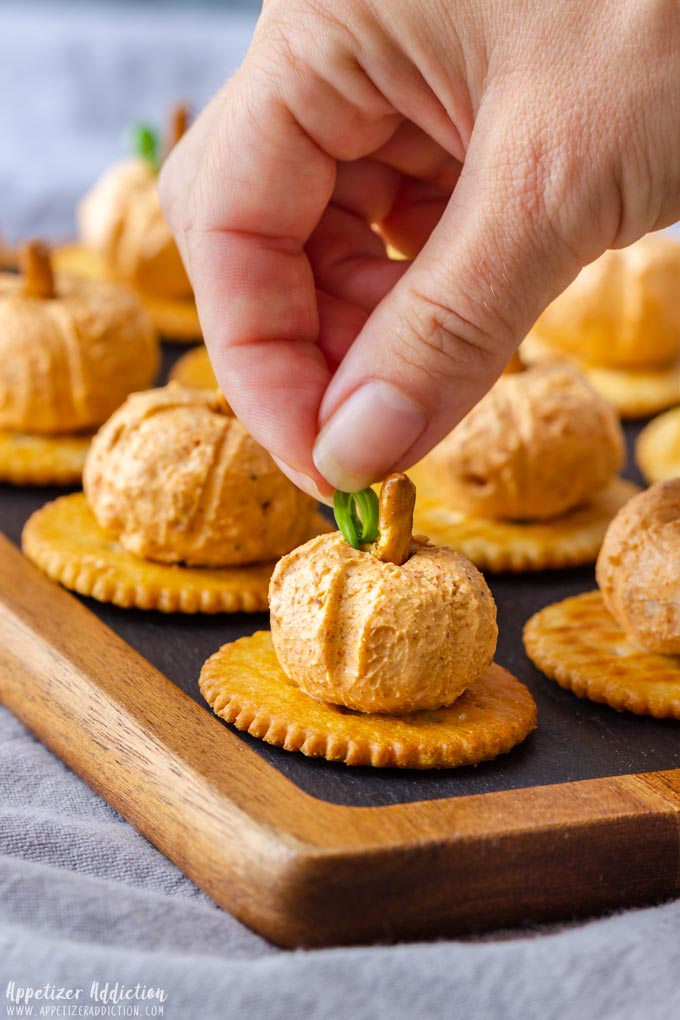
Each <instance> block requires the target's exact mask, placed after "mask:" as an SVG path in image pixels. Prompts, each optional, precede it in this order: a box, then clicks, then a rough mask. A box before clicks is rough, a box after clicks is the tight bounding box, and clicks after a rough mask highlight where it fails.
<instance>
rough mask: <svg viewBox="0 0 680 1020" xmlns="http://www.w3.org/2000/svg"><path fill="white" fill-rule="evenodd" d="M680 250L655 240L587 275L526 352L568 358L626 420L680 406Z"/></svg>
mask: <svg viewBox="0 0 680 1020" xmlns="http://www.w3.org/2000/svg"><path fill="white" fill-rule="evenodd" d="M679 292H680V244H678V243H677V241H674V240H673V239H671V238H670V237H668V236H666V235H663V234H648V235H647V236H646V237H643V238H641V239H640V240H639V241H636V242H635V244H632V245H630V246H629V247H628V248H623V249H619V250H612V251H607V252H605V253H604V255H602V256H601V257H600V258H599V259H597V260H596V261H595V262H592V263H591V264H590V265H588V266H586V267H585V268H584V269H582V270H581V272H580V273H579V275H578V276H577V277H576V279H575V280H574V282H573V283H572V284H571V285H570V286H569V287H567V289H566V290H565V291H564V292H563V293H562V294H561V295H560V296H559V297H558V298H557V299H556V300H555V301H553V303H552V304H551V305H549V307H548V308H547V309H546V311H545V312H544V313H543V315H542V316H541V317H540V318H539V320H538V322H537V323H536V325H535V327H534V329H533V330H532V332H531V334H530V336H529V338H528V339H527V340H526V341H525V343H524V345H523V350H524V351H525V354H526V356H527V357H529V359H530V360H535V359H539V360H541V359H545V358H550V357H551V356H552V357H553V358H554V357H555V355H558V356H559V355H562V356H564V357H567V358H570V359H573V360H575V361H576V362H578V363H579V364H581V365H582V366H583V367H584V369H585V370H586V371H587V373H588V376H589V378H590V381H591V382H592V384H593V385H594V386H595V387H596V389H598V391H599V392H601V393H602V394H603V396H605V397H606V398H607V399H609V400H611V402H612V403H614V404H615V406H616V407H617V408H618V409H619V411H620V412H621V413H622V414H623V415H624V416H625V417H644V416H646V415H648V414H652V413H654V412H656V411H659V410H662V409H663V408H664V407H667V406H669V404H673V403H676V402H677V401H678V400H679V399H680V365H679V364H678V359H679V358H680V302H679V301H678V293H679Z"/></svg>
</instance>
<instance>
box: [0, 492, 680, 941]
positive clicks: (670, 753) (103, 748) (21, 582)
mask: <svg viewBox="0 0 680 1020" xmlns="http://www.w3.org/2000/svg"><path fill="white" fill-rule="evenodd" d="M55 494H56V493H55V491H54V490H27V489H26V490H20V489H11V488H9V487H4V488H0V528H2V530H4V531H5V532H6V534H7V535H8V538H7V539H3V538H2V537H1V536H0V700H2V702H4V704H6V705H7V706H8V707H9V708H10V709H11V711H12V712H14V713H15V714H16V715H17V716H18V717H19V718H20V719H22V720H23V722H24V723H25V724H26V725H27V726H28V728H29V729H30V730H32V732H33V733H35V734H36V736H37V737H38V738H39V739H40V740H42V741H43V742H44V743H45V744H46V745H47V746H48V747H50V748H51V749H52V750H53V751H54V752H55V753H56V754H57V755H58V756H59V757H60V758H61V759H62V760H63V761H64V762H66V764H68V765H69V766H70V767H71V768H72V769H73V770H74V771H75V772H76V773H77V774H78V775H80V776H81V777H82V778H83V779H84V780H85V781H86V782H87V783H88V784H89V785H90V786H92V787H93V788H94V789H95V790H97V791H98V792H99V793H100V794H101V795H102V796H103V797H105V798H106V800H108V801H109V803H110V804H112V805H113V806H114V807H115V808H116V809H117V810H118V811H120V813H121V814H122V815H123V816H124V817H125V818H127V819H128V820H129V821H130V822H131V823H132V824H133V825H134V826H135V827H136V828H137V829H139V831H140V832H142V833H143V834H144V835H145V836H146V837H147V838H148V839H149V840H151V842H153V843H154V844H155V845H156V846H157V847H158V848H159V849H160V850H161V851H162V852H163V853H164V854H166V855H167V856H168V857H169V858H170V859H171V860H173V861H174V862H175V863H176V864H177V865H178V866H179V867H180V868H181V869H182V870H183V871H184V872H185V873H186V874H187V875H188V876H189V877H190V878H191V879H193V881H195V882H196V883H197V885H199V886H200V887H201V888H202V889H204V890H205V891H206V892H207V893H208V894H209V895H210V896H212V897H213V899H214V900H215V901H216V902H217V903H218V904H220V905H221V906H223V907H225V908H226V909H227V910H229V911H231V912H232V913H234V914H235V915H236V916H237V917H238V918H240V919H241V920H242V921H244V922H245V923H246V924H247V925H249V926H251V927H252V928H254V929H255V930H257V931H259V932H260V933H262V934H263V935H265V936H266V937H267V938H269V939H271V940H272V941H274V942H277V943H279V944H281V945H287V946H299V945H306V946H312V945H314V946H322V945H333V944H340V943H351V942H362V941H366V940H371V939H387V940H391V939H397V938H414V937H425V936H432V935H443V934H447V933H455V932H462V931H470V930H473V929H482V928H484V927H495V926H503V925H508V924H513V923H516V922H519V921H523V920H530V921H539V920H544V919H551V918H567V917H573V916H577V915H583V914H586V913H592V912H596V911H602V910H604V909H607V908H611V907H616V906H624V905H631V904H640V903H645V902H650V901H653V900H658V899H661V898H664V897H669V896H672V895H674V894H676V893H677V892H678V890H679V888H680V874H679V870H680V739H679V738H680V729H679V728H678V724H677V723H674V722H672V721H659V720H654V719H647V718H637V717H635V716H632V715H630V714H617V713H616V712H614V711H612V710H611V709H608V708H606V707H603V706H598V705H594V704H590V703H589V702H585V701H579V700H578V699H577V698H575V697H574V696H573V695H571V694H569V693H568V692H565V691H562V690H561V689H560V688H559V687H558V686H557V685H556V684H554V683H552V682H551V681H548V680H547V679H545V678H544V677H543V676H542V675H541V674H540V673H538V672H537V671H536V670H535V669H534V668H533V667H532V666H531V664H530V663H529V662H528V660H527V659H526V657H525V655H524V652H523V650H522V646H521V641H520V634H521V628H522V624H523V623H524V621H525V619H526V618H527V617H528V616H529V615H531V613H533V612H534V611H535V610H536V609H538V608H540V607H541V606H543V605H545V604H546V603H548V602H550V601H553V600H554V599H556V598H562V597H564V596H566V595H568V594H573V593H575V592H578V591H583V590H586V589H588V588H590V587H593V583H594V582H593V572H592V570H590V569H584V570H581V569H579V570H572V571H563V572H560V573H551V574H543V575H540V576H536V577H525V578H521V579H520V578H513V577H499V578H496V579H495V580H494V579H492V580H491V587H492V589H493V591H494V594H495V597H496V599H497V602H498V606H499V626H500V630H501V639H500V642H499V649H498V654H497V661H499V662H500V663H501V664H502V665H504V666H507V667H508V668H509V669H510V670H511V671H512V672H513V673H515V674H516V675H517V676H518V677H519V678H520V679H521V680H523V681H524V682H525V683H527V684H528V686H529V687H530V688H531V689H532V691H533V693H534V695H535V697H536V700H537V702H538V706H539V729H538V731H537V732H536V733H535V734H533V735H532V736H531V737H530V738H529V739H528V740H527V741H526V742H525V743H524V744H523V745H522V746H520V747H519V748H517V749H516V750H515V751H513V752H511V754H509V755H507V756H505V757H502V758H500V759H497V760H496V761H495V762H490V763H488V764H485V765H481V766H478V767H477V768H465V769H459V770H453V771H450V772H447V771H442V772H437V773H422V772H402V771H397V770H387V771H379V770H371V769H368V768H360V769H351V768H347V767H346V766H343V765H335V764H330V763H327V762H323V761H318V760H310V759H306V758H304V757H303V756H302V755H300V754H289V753H287V752H285V751H282V750H279V749H277V748H270V747H268V746H267V745H265V744H262V743H261V742H260V741H257V740H253V739H252V738H250V737H248V736H246V735H242V734H239V733H237V732H236V731H235V730H232V729H231V728H230V727H228V726H226V725H225V724H223V723H222V722H221V721H219V720H218V719H216V718H215V717H214V716H213V714H212V712H211V711H210V710H209V709H208V708H207V706H205V705H204V703H203V702H202V700H201V697H200V694H199V693H198V689H197V685H196V680H197V677H198V672H199V669H200V666H201V663H202V662H203V660H204V659H205V658H206V657H207V656H208V655H209V654H211V653H212V652H213V651H215V650H216V649H217V648H218V647H219V646H220V645H221V644H223V643H224V642H225V641H229V640H232V639H233V638H234V637H236V636H238V635H241V634H245V633H250V632H252V631H253V630H256V629H259V628H261V627H263V626H266V623H267V621H266V616H265V615H263V614H258V615H257V616H245V615H242V616H238V617H182V616H177V615H175V616H171V617H168V616H164V615H162V614H160V613H143V612H138V611H129V610H119V609H117V608H116V607H113V606H105V605H100V604H98V603H96V602H94V601H93V600H89V599H79V598H77V597H75V596H72V595H70V594H68V593H67V592H65V591H63V590H62V589H61V588H59V587H58V586H56V585H55V584H53V583H52V582H51V581H49V580H48V579H47V578H45V577H44V576H43V575H42V574H41V573H39V572H38V571H37V570H35V569H34V568H33V567H32V566H31V565H30V564H29V563H28V562H27V561H26V560H25V559H24V557H23V556H22V555H21V554H20V553H19V552H18V550H17V549H16V547H15V545H14V544H13V543H16V542H17V541H18V538H19V534H20V530H21V526H22V524H23V521H24V520H25V518H26V517H27V516H28V514H29V513H30V512H32V510H33V509H35V508H36V507H38V506H40V505H41V504H42V503H43V502H44V501H45V500H46V499H47V498H51V497H53V496H54V495H55ZM659 770H661V771H659Z"/></svg>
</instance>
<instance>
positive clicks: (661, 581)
mask: <svg viewBox="0 0 680 1020" xmlns="http://www.w3.org/2000/svg"><path fill="white" fill-rule="evenodd" d="M596 573H597V583H598V586H599V588H600V591H601V592H602V599H603V601H604V604H605V606H606V608H607V610H608V611H609V612H610V613H611V615H612V616H613V617H614V619H615V620H616V621H617V623H618V624H619V626H620V627H621V628H622V630H624V631H625V632H626V634H627V635H628V637H629V639H630V640H631V641H633V642H634V643H635V644H636V645H638V646H639V647H640V648H644V649H647V650H648V651H650V652H660V653H662V654H665V655H680V479H677V478H676V479H674V480H672V481H669V482H662V483H661V484H658V485H653V486H652V487H651V488H649V489H647V490H645V492H641V493H640V494H639V495H638V496H635V498H634V499H631V500H630V502H629V503H627V504H626V505H625V506H624V507H623V509H622V510H620V511H619V513H618V514H617V515H616V517H615V518H614V520H613V521H612V523H611V525H610V526H609V529H608V530H607V534H606V536H605V540H604V542H603V544H602V549H601V550H600V555H599V556H598V559H597V571H596Z"/></svg>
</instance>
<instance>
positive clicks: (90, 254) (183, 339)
mask: <svg viewBox="0 0 680 1020" xmlns="http://www.w3.org/2000/svg"><path fill="white" fill-rule="evenodd" d="M52 265H53V266H54V268H55V269H56V270H57V271H58V272H62V273H73V275H74V276H84V277H87V279H89V280H113V281H116V279H117V278H116V276H115V274H114V273H113V272H112V271H111V269H110V267H109V266H108V265H107V263H106V260H105V259H104V258H103V257H102V255H100V254H99V253H98V252H96V251H93V250H92V249H90V248H87V247H85V245H83V244H65V245H62V246H61V247H59V248H55V249H54V250H53V251H52ZM117 282H119V283H120V282H121V281H120V280H118V281H117ZM127 286H130V285H129V284H127ZM133 289H134V290H135V293H136V294H137V296H138V297H139V299H140V300H141V302H142V304H143V305H144V307H145V308H146V310H147V311H148V313H149V315H150V316H151V319H152V320H153V324H154V326H155V328H156V331H157V332H158V334H159V335H160V336H161V338H162V339H163V340H168V341H170V342H171V343H174V342H177V343H195V342H197V341H199V340H201V338H202V332H201V325H200V323H199V321H198V312H197V311H196V302H195V301H194V299H193V298H166V297H158V296H157V295H155V294H149V293H148V292H147V291H141V290H137V289H136V288H133Z"/></svg>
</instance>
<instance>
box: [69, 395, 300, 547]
mask: <svg viewBox="0 0 680 1020" xmlns="http://www.w3.org/2000/svg"><path fill="white" fill-rule="evenodd" d="M83 488H84V490H85V495H86V497H87V500H88V503H89V505H90V508H91V510H92V512H93V514H94V516H95V518H96V520H97V522H98V524H99V525H100V527H102V528H103V529H105V530H106V531H108V532H110V533H112V534H113V535H114V536H115V537H116V538H117V539H118V541H119V542H120V544H121V545H122V546H123V547H124V548H125V549H127V550H129V551H130V552H132V553H135V554H136V555H137V556H140V557H143V558H145V559H149V560H157V561H159V562H161V563H185V564H188V565H192V566H207V567H222V566H232V565H236V564H243V563H256V562H260V561H264V560H270V559H275V558H277V557H279V556H281V555H282V554H283V553H286V552H288V551H289V550H290V549H292V548H294V547H295V546H296V545H297V544H298V543H300V542H301V541H303V540H304V539H305V538H306V537H307V536H308V535H309V532H310V526H311V522H312V518H313V516H314V512H315V508H316V503H315V502H314V500H313V499H311V498H310V497H309V496H307V495H305V494H304V493H302V492H301V491H300V490H299V489H297V488H296V487H295V486H294V485H293V484H292V482H290V481H289V480H288V479H287V478H286V477H285V475H284V474H283V473H282V472H281V471H280V470H279V469H278V467H277V466H276V464H275V463H274V461H273V460H272V459H271V457H270V456H269V454H268V453H267V452H266V450H264V449H263V448H262V447H261V446H259V445H258V444H257V443H256V442H255V440H254V439H253V438H252V436H251V435H250V434H249V433H248V432H246V430H245V428H244V427H243V425H241V423H240V422H239V421H238V420H237V419H236V418H234V417H233V416H232V415H230V414H229V412H228V409H227V407H226V404H225V403H224V399H223V398H222V397H221V395H220V394H219V393H217V392H209V391H207V390H190V389H185V388H183V387H180V386H177V385H176V384H172V383H171V384H170V385H169V386H166V387H164V388H162V389H157V390H150V391H148V392H145V393H135V394H133V395H132V396H131V397H130V398H129V399H128V400H127V401H126V402H125V404H124V405H123V406H122V407H121V408H120V409H119V410H118V411H117V412H116V414H114V415H113V416H112V417H111V418H110V419H109V421H108V422H107V423H106V424H105V425H104V427H103V428H102V429H100V431H99V432H98V433H97V435H96V436H95V437H94V439H93V441H92V446H91V448H90V452H89V454H88V457H87V461H86V463H85V469H84V473H83Z"/></svg>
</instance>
